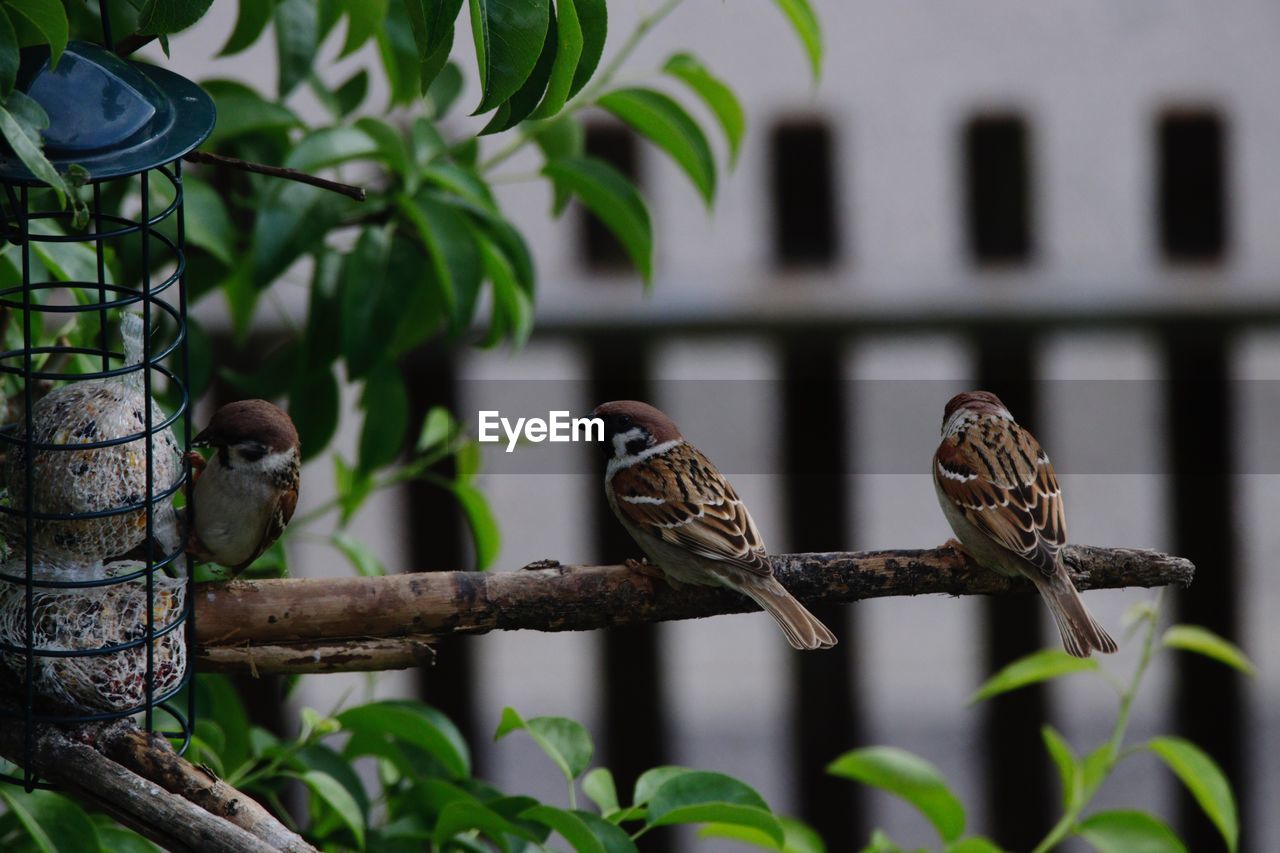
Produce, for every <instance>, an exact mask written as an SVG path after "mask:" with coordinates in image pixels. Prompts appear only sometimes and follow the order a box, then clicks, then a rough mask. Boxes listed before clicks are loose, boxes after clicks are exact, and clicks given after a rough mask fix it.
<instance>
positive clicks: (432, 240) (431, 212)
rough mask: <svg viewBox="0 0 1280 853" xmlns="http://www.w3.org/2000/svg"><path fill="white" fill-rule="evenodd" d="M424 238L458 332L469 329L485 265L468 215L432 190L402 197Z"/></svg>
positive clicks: (453, 324) (402, 206) (424, 244)
mask: <svg viewBox="0 0 1280 853" xmlns="http://www.w3.org/2000/svg"><path fill="white" fill-rule="evenodd" d="M399 205H400V209H401V210H402V211H403V212H404V213H405V215H406V216H407V218H408V219H409V221H410V222H411V223H412V224H413V226H414V228H415V229H416V230H417V232H418V236H419V237H420V238H421V239H422V244H423V246H424V248H425V249H426V252H427V257H428V258H429V259H430V261H431V266H432V269H433V271H434V273H435V276H436V280H437V282H438V283H439V286H440V290H441V293H442V294H443V296H444V303H445V305H446V306H447V309H448V313H449V317H450V320H451V323H450V325H451V326H452V328H453V330H454V331H455V332H460V331H462V330H464V329H465V328H467V326H468V325H469V324H470V322H471V317H472V315H473V314H474V313H475V306H476V298H477V296H478V295H479V293H480V282H481V280H482V278H483V275H484V272H483V266H482V264H481V261H480V251H479V249H478V248H477V246H476V241H475V237H474V236H473V234H472V229H471V225H470V223H469V222H468V221H467V217H466V216H465V215H463V213H462V212H461V211H460V210H458V208H456V207H454V206H453V205H451V204H448V203H447V202H445V201H444V200H443V199H441V198H440V197H439V196H437V195H435V194H433V193H429V192H427V193H419V194H418V195H417V196H415V197H414V198H413V199H405V198H401V199H399Z"/></svg>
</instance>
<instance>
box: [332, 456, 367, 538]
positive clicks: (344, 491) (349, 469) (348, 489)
mask: <svg viewBox="0 0 1280 853" xmlns="http://www.w3.org/2000/svg"><path fill="white" fill-rule="evenodd" d="M333 482H334V491H336V492H337V493H338V500H339V502H340V503H341V504H342V518H341V521H340V523H341V524H343V525H345V524H346V523H347V522H348V521H350V520H351V517H352V516H354V515H355V514H356V513H357V512H358V511H359V510H360V507H361V505H363V504H364V501H365V498H367V497H369V493H370V492H372V491H373V477H371V476H370V475H368V474H360V473H358V472H357V471H356V469H355V467H354V466H351V465H348V464H347V462H346V460H344V459H343V458H342V457H341V456H340V455H338V454H336V453H335V454H334V455H333Z"/></svg>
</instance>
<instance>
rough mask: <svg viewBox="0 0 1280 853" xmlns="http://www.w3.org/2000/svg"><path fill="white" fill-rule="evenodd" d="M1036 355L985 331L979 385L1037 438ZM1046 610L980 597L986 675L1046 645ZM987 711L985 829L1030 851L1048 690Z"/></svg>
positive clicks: (1017, 694)
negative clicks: (1034, 363) (1034, 369)
mask: <svg viewBox="0 0 1280 853" xmlns="http://www.w3.org/2000/svg"><path fill="white" fill-rule="evenodd" d="M1035 355H1036V354H1035V352H1034V350H1033V348H1032V346H1031V337H1030V335H1029V334H1027V333H1025V332H1003V331H996V330H988V331H986V332H984V334H983V336H982V337H981V338H980V339H979V343H978V348H977V362H978V363H977V376H978V386H979V387H980V388H982V389H984V390H987V391H992V392H994V393H995V394H997V395H998V396H999V397H1000V399H1001V400H1003V401H1004V403H1005V405H1006V406H1008V407H1009V410H1010V411H1011V412H1013V415H1014V417H1015V418H1017V419H1018V423H1020V424H1022V425H1023V426H1024V427H1026V428H1027V429H1029V430H1030V431H1031V432H1032V433H1035V432H1036V415H1035V413H1036V394H1035V385H1034V382H1033V381H1032V362H1033V359H1034V358H1035ZM1049 452H1050V454H1051V455H1052V449H1051V448H1050V449H1049ZM1043 611H1044V605H1043V604H1041V603H1040V601H1039V600H1036V599H1031V598H1026V597H1022V596H1015V597H1006V596H989V597H986V598H984V599H983V600H982V623H983V638H984V640H985V648H984V650H983V663H984V666H985V669H986V672H985V673H984V677H985V675H990V674H991V673H994V672H995V671H996V670H998V669H1000V668H1001V667H1003V666H1004V665H1005V664H1008V663H1010V662H1011V661H1013V660H1015V659H1016V658H1019V657H1022V656H1023V655H1025V654H1029V653H1030V652H1033V651H1035V650H1037V649H1039V648H1041V647H1042V646H1043V645H1044V641H1043V639H1042V636H1043V635H1042V633H1041V631H1040V624H1041V620H1042V619H1043ZM982 707H983V712H982V740H983V750H982V751H983V755H985V756H986V761H987V764H986V768H985V780H984V788H985V790H986V816H987V827H986V828H987V830H988V832H990V833H991V835H992V836H993V837H994V838H995V839H996V840H997V841H998V842H999V843H1000V845H1001V846H1002V847H1005V848H1007V849H1011V850H1030V849H1031V848H1033V847H1035V845H1036V843H1037V842H1038V841H1039V840H1040V839H1041V838H1042V837H1043V836H1044V833H1045V832H1046V831H1048V828H1049V826H1050V825H1051V824H1052V823H1053V820H1054V813H1053V800H1052V794H1051V791H1050V786H1049V777H1050V768H1049V759H1048V758H1047V756H1046V754H1045V750H1044V745H1043V743H1042V741H1041V739H1040V726H1041V725H1042V724H1043V723H1044V722H1045V721H1046V720H1047V719H1048V702H1047V694H1046V691H1045V689H1044V686H1043V685H1032V686H1030V687H1024V688H1022V689H1020V690H1015V691H1013V692H1012V693H1006V694H1004V695H1002V696H997V697H995V698H994V699H989V700H987V701H986V702H985V703H983V706H982Z"/></svg>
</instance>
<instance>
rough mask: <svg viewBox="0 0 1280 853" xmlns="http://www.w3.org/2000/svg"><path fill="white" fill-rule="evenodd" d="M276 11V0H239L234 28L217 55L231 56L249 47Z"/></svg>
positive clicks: (259, 35)
mask: <svg viewBox="0 0 1280 853" xmlns="http://www.w3.org/2000/svg"><path fill="white" fill-rule="evenodd" d="M275 11H276V0H240V12H239V14H238V15H237V16H236V25H235V29H233V30H232V31H231V36H230V38H228V39H227V43H226V44H224V45H223V46H222V50H220V51H218V56H232V55H234V54H237V53H240V52H241V51H244V50H247V49H248V48H250V47H251V46H252V45H253V43H254V42H256V41H257V40H258V39H259V38H260V37H261V36H262V31H263V30H265V29H266V28H267V24H268V23H269V22H270V21H271V18H272V16H273V15H274V14H275Z"/></svg>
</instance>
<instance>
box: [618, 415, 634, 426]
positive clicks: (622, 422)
mask: <svg viewBox="0 0 1280 853" xmlns="http://www.w3.org/2000/svg"><path fill="white" fill-rule="evenodd" d="M618 426H620V427H629V426H631V415H618Z"/></svg>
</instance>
